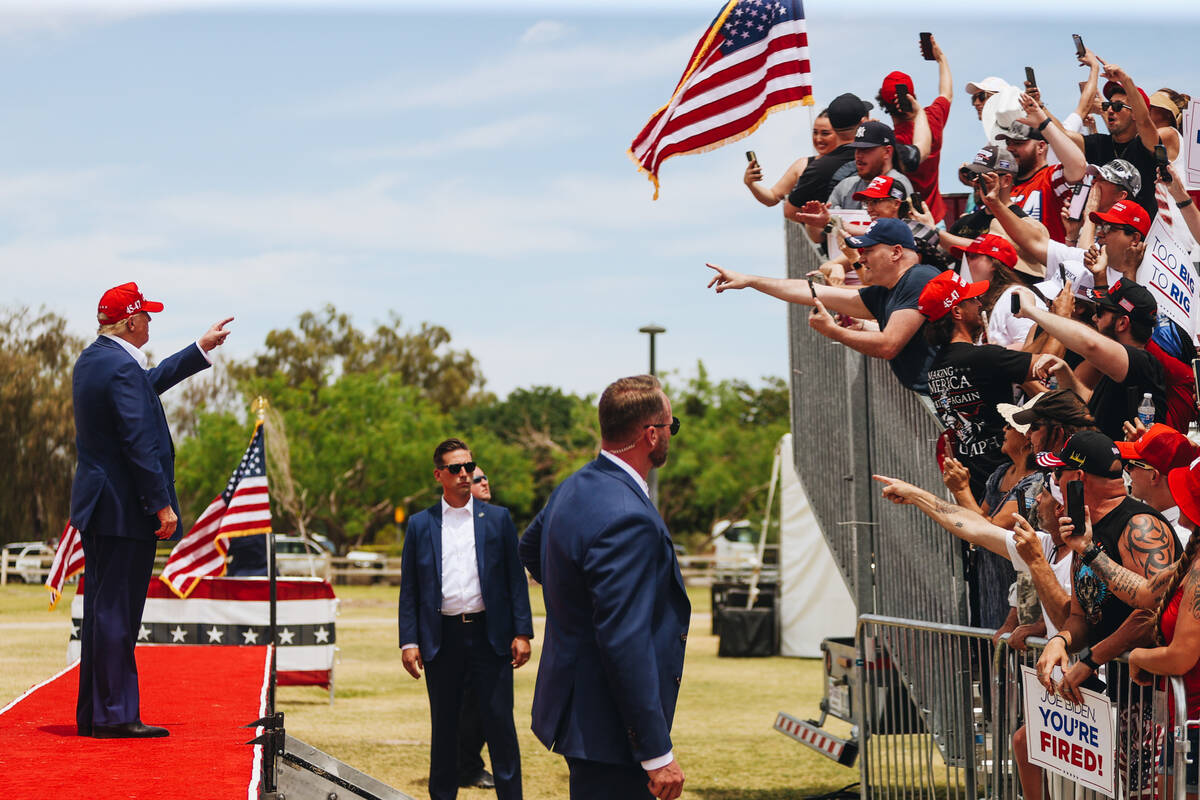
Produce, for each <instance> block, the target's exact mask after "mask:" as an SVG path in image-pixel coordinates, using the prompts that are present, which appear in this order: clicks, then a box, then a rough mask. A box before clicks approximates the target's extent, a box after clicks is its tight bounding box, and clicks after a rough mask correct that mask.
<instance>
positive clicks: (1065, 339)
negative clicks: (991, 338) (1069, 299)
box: [1017, 289, 1129, 383]
mask: <svg viewBox="0 0 1200 800" xmlns="http://www.w3.org/2000/svg"><path fill="white" fill-rule="evenodd" d="M1017 292H1018V294H1019V295H1020V297H1021V311H1020V313H1019V314H1017V316H1018V317H1024V318H1025V319H1031V320H1033V321H1034V322H1036V323H1037V324H1038V325H1040V326H1041V328H1042V330H1044V331H1045V332H1046V333H1048V334H1050V335H1051V336H1053V337H1054V338H1055V339H1058V340H1059V341H1060V342H1062V343H1063V346H1064V347H1066V348H1067V349H1068V350H1071V351H1073V352H1076V353H1078V354H1079V355H1081V356H1083V359H1084V361H1086V362H1088V363H1089V364H1091V365H1092V366H1094V367H1095V368H1096V369H1098V370H1099V371H1100V372H1103V373H1104V374H1105V375H1107V376H1108V377H1110V378H1112V379H1113V380H1114V381H1117V382H1118V383H1119V382H1121V381H1123V380H1125V376H1126V375H1128V374H1129V353H1127V352H1126V351H1125V347H1124V345H1122V344H1121V343H1120V342H1117V341H1116V340H1114V339H1110V338H1108V337H1107V336H1105V335H1104V334H1103V333H1100V332H1099V331H1097V330H1095V329H1094V328H1090V327H1088V326H1087V325H1084V324H1083V323H1082V322H1079V321H1077V320H1073V319H1067V318H1065V317H1060V316H1058V315H1057V314H1053V313H1051V312H1049V311H1043V310H1042V309H1040V308H1037V307H1035V306H1034V303H1033V299H1032V298H1033V294H1032V292H1030V291H1029V290H1028V289H1018V290H1017Z"/></svg>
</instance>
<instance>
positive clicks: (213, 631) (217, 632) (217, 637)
mask: <svg viewBox="0 0 1200 800" xmlns="http://www.w3.org/2000/svg"><path fill="white" fill-rule="evenodd" d="M205 633H207V634H208V641H209V643H212V642H218V643H220V642H221V640H222V638H223V637H224V636H225V631H223V630H221V629H220V628H218V627H217V626H216V625H213V626H212V627H211V628H209V629H208V630H206V631H205Z"/></svg>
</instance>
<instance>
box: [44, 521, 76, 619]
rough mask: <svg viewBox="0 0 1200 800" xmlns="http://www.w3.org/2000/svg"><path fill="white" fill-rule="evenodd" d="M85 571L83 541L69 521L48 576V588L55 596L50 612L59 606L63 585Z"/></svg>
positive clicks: (52, 598) (55, 552) (51, 600)
mask: <svg viewBox="0 0 1200 800" xmlns="http://www.w3.org/2000/svg"><path fill="white" fill-rule="evenodd" d="M82 569H83V539H81V538H80V536H79V529H78V528H76V527H75V526H74V525H72V524H71V522H70V520H68V521H67V527H65V528H63V532H62V536H61V537H60V538H59V540H58V549H57V550H55V551H54V563H52V564H51V565H50V573H49V574H48V575H47V576H46V588H47V589H49V590H50V594H51V595H53V597H51V599H50V610H51V611H53V610H54V607H55V606H56V605H58V598H60V597H62V590H63V585H64V584H65V583H66V582H67V581H69V580H70V579H71V577H72V576H73V575H76V574H78V573H79V572H80V571H81V570H82Z"/></svg>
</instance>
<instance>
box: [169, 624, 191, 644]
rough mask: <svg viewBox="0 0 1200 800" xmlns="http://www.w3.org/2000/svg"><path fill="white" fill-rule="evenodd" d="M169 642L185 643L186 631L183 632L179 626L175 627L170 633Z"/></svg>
mask: <svg viewBox="0 0 1200 800" xmlns="http://www.w3.org/2000/svg"><path fill="white" fill-rule="evenodd" d="M171 641H172V642H186V641H187V631H185V630H184V629H183V628H182V627H180V626H179V625H176V626H175V629H174V630H172V631H171Z"/></svg>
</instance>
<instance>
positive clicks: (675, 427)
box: [642, 417, 679, 436]
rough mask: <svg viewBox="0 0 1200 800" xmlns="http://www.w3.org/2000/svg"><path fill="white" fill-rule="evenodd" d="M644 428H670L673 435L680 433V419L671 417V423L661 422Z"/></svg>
mask: <svg viewBox="0 0 1200 800" xmlns="http://www.w3.org/2000/svg"><path fill="white" fill-rule="evenodd" d="M642 427H643V428H670V429H671V435H672V436H674V435H675V434H677V433H679V417H671V421H670V422H660V423H658V424H656V425H643V426H642Z"/></svg>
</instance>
